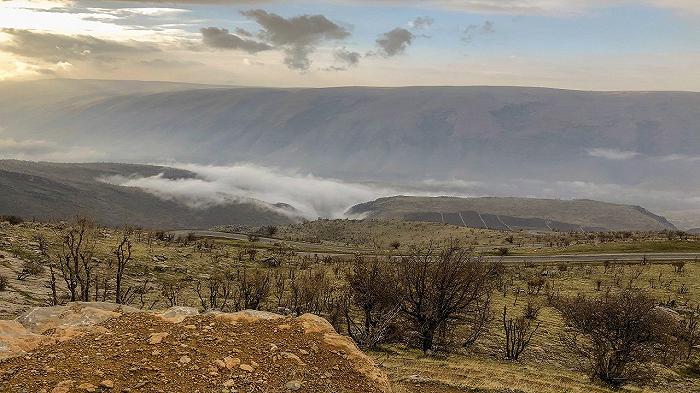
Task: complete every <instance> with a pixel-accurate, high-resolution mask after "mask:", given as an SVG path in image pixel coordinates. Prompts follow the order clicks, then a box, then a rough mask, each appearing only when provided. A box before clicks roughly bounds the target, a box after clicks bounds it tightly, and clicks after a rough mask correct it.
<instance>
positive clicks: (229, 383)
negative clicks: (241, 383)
mask: <svg viewBox="0 0 700 393" xmlns="http://www.w3.org/2000/svg"><path fill="white" fill-rule="evenodd" d="M234 386H236V381H234V380H233V379H229V380H228V381H226V382H224V387H225V388H232V387H234Z"/></svg>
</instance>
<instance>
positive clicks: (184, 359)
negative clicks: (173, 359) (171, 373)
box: [178, 355, 192, 364]
mask: <svg viewBox="0 0 700 393" xmlns="http://www.w3.org/2000/svg"><path fill="white" fill-rule="evenodd" d="M191 361H192V359H190V357H189V356H186V355H185V356H180V359H179V360H178V362H180V364H187V363H189V362H191Z"/></svg>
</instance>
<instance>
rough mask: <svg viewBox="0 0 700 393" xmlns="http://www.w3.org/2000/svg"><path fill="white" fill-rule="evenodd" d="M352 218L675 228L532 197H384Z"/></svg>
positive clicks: (626, 213)
mask: <svg viewBox="0 0 700 393" xmlns="http://www.w3.org/2000/svg"><path fill="white" fill-rule="evenodd" d="M348 214H350V215H358V216H362V217H366V218H372V219H400V220H411V221H430V222H445V223H449V224H453V225H463V226H469V227H476V228H489V229H512V230H515V229H538V230H561V231H578V230H588V231H599V230H634V231H649V230H656V231H658V230H665V229H675V227H674V226H673V224H671V223H670V222H668V221H667V220H666V219H665V218H663V217H660V216H657V215H654V214H652V213H650V212H648V211H647V210H646V209H644V208H641V207H639V206H628V205H619V204H612V203H605V202H598V201H592V200H583V199H581V200H555V199H531V198H495V197H488V198H456V197H433V198H429V197H408V196H395V197H389V198H380V199H377V200H375V201H372V202H366V203H362V204H359V205H355V206H353V207H352V208H351V209H350V210H349V211H348Z"/></svg>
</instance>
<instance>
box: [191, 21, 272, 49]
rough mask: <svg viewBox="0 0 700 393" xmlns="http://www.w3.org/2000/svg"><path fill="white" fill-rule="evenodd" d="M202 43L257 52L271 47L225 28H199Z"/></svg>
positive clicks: (214, 46)
mask: <svg viewBox="0 0 700 393" xmlns="http://www.w3.org/2000/svg"><path fill="white" fill-rule="evenodd" d="M200 32H201V33H202V42H203V43H204V45H206V46H208V47H211V48H217V49H240V50H243V51H246V52H248V53H257V52H262V51H265V50H270V49H272V46H271V45H268V44H266V43H264V42H258V41H255V40H250V39H245V38H241V37H239V36H237V35H235V34H231V33H229V31H228V30H227V29H220V28H218V27H205V28H203V29H201V30H200Z"/></svg>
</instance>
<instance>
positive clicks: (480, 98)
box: [0, 80, 700, 178]
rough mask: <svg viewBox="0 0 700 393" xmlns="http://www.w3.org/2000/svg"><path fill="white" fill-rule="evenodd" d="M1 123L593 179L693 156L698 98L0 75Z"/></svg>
mask: <svg viewBox="0 0 700 393" xmlns="http://www.w3.org/2000/svg"><path fill="white" fill-rule="evenodd" d="M388 114H391V115H388ZM0 118H1V119H3V124H2V126H3V127H4V131H3V133H4V134H5V135H9V136H13V137H15V138H28V139H32V140H35V139H41V140H48V141H56V142H65V141H70V142H71V143H75V144H82V145H86V146H89V147H91V148H94V149H95V150H97V151H100V152H103V153H104V154H106V155H107V157H108V158H111V159H114V160H116V161H124V160H125V159H135V160H139V159H140V160H141V161H142V162H143V161H147V160H145V159H144V158H147V159H150V160H153V159H161V158H162V157H164V156H165V157H169V158H174V159H177V160H194V161H206V162H210V161H212V160H213V161H217V160H218V161H220V162H231V161H255V162H259V163H268V164H280V165H283V164H291V165H294V166H297V167H302V168H304V169H308V170H311V171H314V172H317V173H319V174H328V173H329V172H334V173H343V172H345V173H349V174H355V175H361V176H366V175H367V174H375V175H376V174H377V173H382V174H384V175H386V176H392V177H393V176H396V175H403V176H409V177H414V178H415V177H416V176H418V175H420V176H422V175H427V176H440V177H444V176H446V175H465V174H471V175H477V174H479V173H483V172H484V171H486V172H487V173H485V175H489V174H493V173H495V172H496V171H495V170H496V169H499V168H505V167H508V168H509V169H510V172H511V173H514V172H518V173H523V172H525V173H530V174H537V173H538V171H539V170H542V169H543V168H545V169H546V168H551V167H552V166H553V165H552V163H553V160H554V162H556V163H557V165H556V166H557V167H558V168H557V169H554V170H552V169H550V170H549V171H548V172H550V173H552V172H559V173H562V172H563V173H566V172H567V171H566V169H570V168H572V167H574V166H578V167H579V169H580V168H581V167H580V166H581V165H582V164H586V165H587V167H586V168H583V169H582V170H580V171H579V173H581V174H585V175H593V172H592V170H596V169H605V168H604V164H601V163H600V162H599V161H600V160H599V159H598V158H596V157H591V156H589V154H588V153H587V152H586V149H591V148H601V147H605V148H611V149H620V150H623V151H633V152H638V153H641V154H648V155H653V156H663V155H670V154H686V155H695V154H697V153H698V152H699V151H700V141H699V140H698V138H697V126H696V125H697V121H698V119H700V93H680V92H679V93H674V92H649V93H626V92H582V91H567V90H554V89H543V88H519V87H405V88H364V87H347V88H324V89H272V88H214V87H208V86H206V85H201V86H199V85H181V84H158V83H151V84H148V83H146V82H122V81H115V82H109V81H70V80H47V81H33V82H14V83H9V82H6V83H0ZM136 140H138V141H139V143H138V144H137V146H134V145H135V144H134V141H136ZM125 147H128V148H125ZM417 157H420V158H421V159H420V160H416V158H417ZM516 163H518V164H519V165H513V164H516ZM486 164H488V165H486ZM341 167H342V168H343V169H340V168H341ZM324 172H325V173H324ZM607 175H613V176H614V177H618V176H620V175H624V176H627V177H629V176H630V173H611V174H610V173H608V174H606V176H607ZM640 175H641V174H640ZM647 175H648V174H647ZM604 177H605V176H604Z"/></svg>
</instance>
